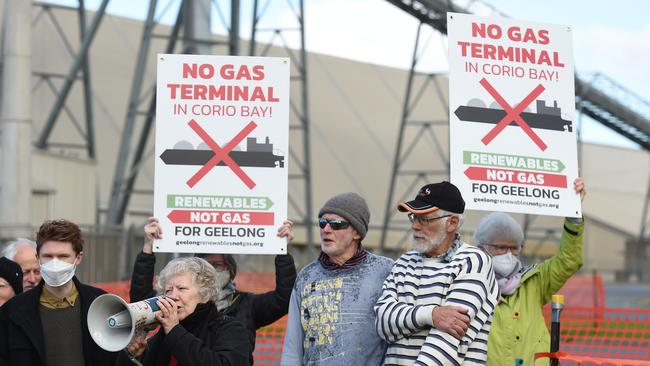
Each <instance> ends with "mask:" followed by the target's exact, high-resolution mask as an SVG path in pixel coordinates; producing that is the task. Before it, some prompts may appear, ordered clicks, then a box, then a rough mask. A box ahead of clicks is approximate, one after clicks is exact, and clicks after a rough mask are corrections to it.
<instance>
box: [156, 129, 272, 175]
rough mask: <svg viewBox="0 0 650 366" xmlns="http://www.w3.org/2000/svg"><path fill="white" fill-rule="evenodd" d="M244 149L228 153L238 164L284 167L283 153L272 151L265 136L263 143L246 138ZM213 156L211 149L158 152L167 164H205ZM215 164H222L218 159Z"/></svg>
mask: <svg viewBox="0 0 650 366" xmlns="http://www.w3.org/2000/svg"><path fill="white" fill-rule="evenodd" d="M246 148H247V150H246V151H240V150H232V151H230V152H229V153H228V155H229V156H230V157H231V158H232V160H234V161H235V163H237V165H239V166H252V167H258V168H284V155H275V154H274V153H273V144H271V143H270V142H269V137H268V136H267V137H266V141H265V142H264V143H258V142H257V138H255V137H248V138H247V139H246ZM213 156H214V151H212V150H193V149H167V150H165V151H163V153H162V154H160V159H162V161H163V162H164V163H165V164H167V165H205V163H207V162H208V161H209V160H210V159H212V157H213ZM217 165H219V166H224V165H226V163H224V162H223V160H222V161H220V162H219V163H218V164H217Z"/></svg>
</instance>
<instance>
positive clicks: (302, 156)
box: [249, 0, 314, 257]
mask: <svg viewBox="0 0 650 366" xmlns="http://www.w3.org/2000/svg"><path fill="white" fill-rule="evenodd" d="M262 2H263V3H262V4H261V3H260V1H258V0H255V1H254V4H253V22H252V33H251V42H250V44H249V47H250V48H249V55H251V56H256V55H257V56H266V55H268V53H269V51H270V50H271V47H272V46H273V44H275V43H278V42H279V43H280V45H281V46H282V48H283V49H284V51H285V52H286V54H287V55H288V56H289V59H290V60H291V65H292V68H291V83H292V87H291V89H292V90H297V93H296V94H298V95H299V96H300V98H299V99H300V100H298V101H297V102H296V101H294V100H291V105H290V107H291V117H290V121H289V130H290V134H291V136H290V140H297V141H301V144H302V149H298V148H295V147H293V146H291V145H290V146H289V154H290V156H291V159H292V161H291V164H292V165H294V166H295V167H296V168H297V170H298V173H297V174H290V175H289V180H290V182H294V184H300V183H301V182H302V186H303V193H304V197H303V200H304V202H303V203H301V202H300V201H299V198H300V197H299V196H297V195H295V194H294V195H292V194H291V191H290V192H289V204H290V206H291V208H293V210H294V212H295V213H296V214H297V216H298V217H297V218H296V221H297V222H300V223H302V224H303V226H304V227H305V231H306V232H305V235H306V236H305V242H306V245H307V251H308V253H309V255H310V257H313V251H314V248H313V242H314V240H313V232H312V231H313V227H312V223H313V220H312V213H313V210H312V207H313V206H312V184H311V148H310V139H309V125H310V119H309V97H308V90H309V88H308V83H307V52H306V51H305V7H304V0H297V1H294V0H286V3H287V6H288V7H289V9H290V10H291V13H292V14H293V16H294V17H295V19H296V23H297V24H298V26H297V27H286V26H270V27H265V28H261V27H260V26H259V24H260V22H261V21H262V20H264V19H268V16H267V17H265V15H266V14H267V13H266V11H267V9H268V6H269V4H270V2H271V0H266V1H264V0H262ZM267 23H268V21H267ZM262 33H265V34H267V35H268V34H270V38H269V39H268V40H266V41H265V44H264V45H259V44H258V41H257V39H258V37H259V36H260V34H262ZM296 33H298V34H299V37H300V49H299V50H293V49H291V48H289V44H288V42H287V37H286V36H287V35H288V34H296Z"/></svg>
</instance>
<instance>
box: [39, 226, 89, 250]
mask: <svg viewBox="0 0 650 366" xmlns="http://www.w3.org/2000/svg"><path fill="white" fill-rule="evenodd" d="M48 241H60V242H64V243H71V244H72V249H74V251H75V253H77V254H79V253H81V252H82V251H83V250H84V238H83V236H82V235H81V230H80V229H79V226H77V224H75V223H74V222H71V221H68V220H66V219H58V220H49V221H45V222H44V223H43V225H41V227H40V228H39V229H38V232H37V233H36V252H37V253H39V254H40V252H41V247H43V244H45V243H46V242H48Z"/></svg>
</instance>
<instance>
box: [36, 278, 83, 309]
mask: <svg viewBox="0 0 650 366" xmlns="http://www.w3.org/2000/svg"><path fill="white" fill-rule="evenodd" d="M78 298H79V291H78V290H77V287H76V286H75V285H74V283H73V284H72V291H71V292H70V295H68V296H66V297H64V298H62V299H59V298H58V297H56V296H54V295H53V294H52V293H51V292H49V291H48V290H47V288H46V287H45V286H43V291H42V292H41V297H40V298H39V302H40V304H41V305H43V306H45V307H46V308H48V309H65V308H71V307H73V306H74V304H75V302H76V301H77V299H78Z"/></svg>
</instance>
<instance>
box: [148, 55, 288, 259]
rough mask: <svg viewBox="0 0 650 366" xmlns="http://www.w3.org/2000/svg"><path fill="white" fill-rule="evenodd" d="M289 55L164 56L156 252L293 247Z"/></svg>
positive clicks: (159, 88)
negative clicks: (289, 232)
mask: <svg viewBox="0 0 650 366" xmlns="http://www.w3.org/2000/svg"><path fill="white" fill-rule="evenodd" d="M289 72H290V67H289V60H288V59H286V58H271V57H229V56H205V55H170V54H161V55H158V79H157V81H158V84H157V105H156V162H155V183H154V214H155V216H156V217H158V218H159V220H160V223H161V225H162V229H163V239H162V240H156V242H155V243H154V251H160V252H185V253H255V254H274V253H276V254H277V253H286V238H278V237H277V236H276V232H277V228H278V227H279V226H280V225H281V224H282V221H283V220H285V219H286V216H287V179H288V173H287V172H288V168H287V152H288V151H289V145H288V133H289Z"/></svg>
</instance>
